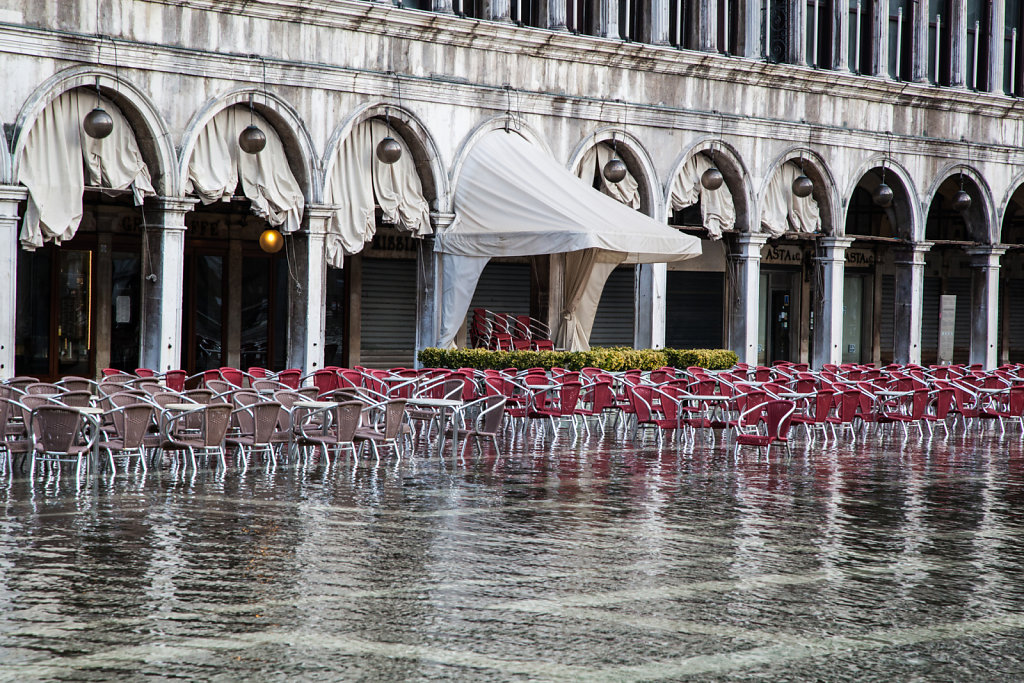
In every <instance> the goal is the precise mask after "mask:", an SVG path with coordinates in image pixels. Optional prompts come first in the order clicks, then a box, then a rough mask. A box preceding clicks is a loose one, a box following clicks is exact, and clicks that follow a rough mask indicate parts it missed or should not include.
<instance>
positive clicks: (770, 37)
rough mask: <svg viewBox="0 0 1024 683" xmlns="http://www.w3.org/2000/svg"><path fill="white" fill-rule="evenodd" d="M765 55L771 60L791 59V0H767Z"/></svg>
mask: <svg viewBox="0 0 1024 683" xmlns="http://www.w3.org/2000/svg"><path fill="white" fill-rule="evenodd" d="M764 7H765V14H766V16H765V19H766V20H765V22H764V47H765V50H764V55H765V58H766V59H767V60H768V61H769V62H786V61H789V32H790V21H791V16H790V5H789V0H765V4H764Z"/></svg>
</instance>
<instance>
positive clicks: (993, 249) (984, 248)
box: [964, 244, 1008, 268]
mask: <svg viewBox="0 0 1024 683" xmlns="http://www.w3.org/2000/svg"><path fill="white" fill-rule="evenodd" d="M1007 248H1008V247H1007V246H1006V245H1005V244H985V245H978V246H976V247H966V248H964V253H965V254H967V255H968V256H970V257H971V267H973V268H998V267H999V259H1000V257H1002V255H1003V254H1005V253H1006V250H1007Z"/></svg>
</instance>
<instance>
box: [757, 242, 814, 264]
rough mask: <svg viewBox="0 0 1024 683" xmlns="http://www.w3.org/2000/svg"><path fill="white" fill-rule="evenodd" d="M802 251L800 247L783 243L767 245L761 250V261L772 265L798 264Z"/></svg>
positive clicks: (801, 260) (802, 257)
mask: <svg viewBox="0 0 1024 683" xmlns="http://www.w3.org/2000/svg"><path fill="white" fill-rule="evenodd" d="M803 262H804V252H803V249H801V248H800V247H793V246H789V245H785V244H775V245H767V246H765V247H764V249H763V250H762V251H761V263H764V264H767V265H772V266H800V265H803Z"/></svg>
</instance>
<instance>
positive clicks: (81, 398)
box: [54, 391, 92, 408]
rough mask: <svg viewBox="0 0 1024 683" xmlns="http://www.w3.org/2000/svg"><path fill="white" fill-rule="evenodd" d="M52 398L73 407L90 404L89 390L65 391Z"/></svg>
mask: <svg viewBox="0 0 1024 683" xmlns="http://www.w3.org/2000/svg"><path fill="white" fill-rule="evenodd" d="M54 398H56V399H57V400H59V401H60V402H61V403H63V404H64V405H66V406H72V407H74V408H87V407H89V406H90V405H92V392H91V391H66V392H64V393H63V394H60V395H58V396H55V397H54Z"/></svg>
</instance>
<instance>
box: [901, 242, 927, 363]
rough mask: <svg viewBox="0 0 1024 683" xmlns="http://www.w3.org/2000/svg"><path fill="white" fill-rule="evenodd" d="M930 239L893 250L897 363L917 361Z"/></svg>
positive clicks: (919, 349)
mask: <svg viewBox="0 0 1024 683" xmlns="http://www.w3.org/2000/svg"><path fill="white" fill-rule="evenodd" d="M931 248H932V245H931V243H930V242H918V243H916V244H912V245H910V246H908V247H905V248H902V249H900V250H898V251H897V252H896V255H895V259H894V263H895V264H896V303H895V318H896V320H895V337H896V348H895V349H894V350H893V355H894V357H895V358H894V360H895V361H896V362H897V363H920V362H921V318H922V314H923V313H924V255H925V253H926V252H927V251H928V250H929V249H931Z"/></svg>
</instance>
